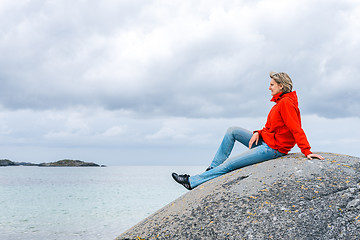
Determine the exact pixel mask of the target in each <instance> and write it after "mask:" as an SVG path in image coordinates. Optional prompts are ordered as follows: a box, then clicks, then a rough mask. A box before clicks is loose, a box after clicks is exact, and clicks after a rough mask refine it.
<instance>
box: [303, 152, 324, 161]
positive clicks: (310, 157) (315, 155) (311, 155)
mask: <svg viewBox="0 0 360 240" xmlns="http://www.w3.org/2000/svg"><path fill="white" fill-rule="evenodd" d="M306 157H307V158H308V159H310V160H311V159H312V158H318V159H320V160H324V158H323V157H322V156H321V155H319V154H315V153H310V154H308V155H307V156H306Z"/></svg>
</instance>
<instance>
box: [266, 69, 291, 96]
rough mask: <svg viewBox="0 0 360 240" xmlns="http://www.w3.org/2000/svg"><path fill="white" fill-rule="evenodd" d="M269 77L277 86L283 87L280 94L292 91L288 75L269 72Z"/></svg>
mask: <svg viewBox="0 0 360 240" xmlns="http://www.w3.org/2000/svg"><path fill="white" fill-rule="evenodd" d="M270 77H271V78H272V79H274V81H275V82H276V83H277V84H281V85H282V86H283V89H282V92H283V93H289V92H291V91H292V87H293V83H292V81H291V78H290V77H289V75H287V74H286V73H284V72H279V73H277V72H270Z"/></svg>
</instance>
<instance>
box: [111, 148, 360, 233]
mask: <svg viewBox="0 0 360 240" xmlns="http://www.w3.org/2000/svg"><path fill="white" fill-rule="evenodd" d="M321 154H322V155H323V156H324V157H325V160H318V159H314V160H306V158H304V157H303V155H302V154H299V153H296V154H289V155H286V156H284V157H282V158H278V159H274V160H270V161H267V162H263V163H260V164H256V165H252V166H249V167H246V168H243V169H239V170H236V171H233V172H231V173H228V174H226V175H224V176H221V177H218V178H215V179H213V180H211V181H209V182H206V183H204V184H202V185H200V186H198V187H197V188H195V189H193V190H191V191H189V192H188V193H186V194H184V195H183V196H181V197H180V198H178V199H177V200H175V201H173V202H172V203H170V204H168V205H167V206H165V207H164V208H162V209H160V210H159V211H157V212H156V213H154V214H153V215H151V216H150V217H148V218H147V219H145V220H143V221H142V222H140V223H138V224H137V225H135V226H134V227H132V228H131V229H129V230H128V231H126V232H125V233H123V234H122V235H120V236H119V237H118V238H117V239H118V240H120V239H360V195H359V194H360V174H359V173H360V158H357V157H352V156H346V155H339V154H332V153H321ZM170 179H171V177H169V181H172V180H170ZM179 187H182V186H180V185H179Z"/></svg>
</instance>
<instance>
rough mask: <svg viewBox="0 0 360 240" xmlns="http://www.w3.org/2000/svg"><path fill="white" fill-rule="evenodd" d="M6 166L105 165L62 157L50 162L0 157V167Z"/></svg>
mask: <svg viewBox="0 0 360 240" xmlns="http://www.w3.org/2000/svg"><path fill="white" fill-rule="evenodd" d="M6 166H38V167H106V166H105V165H99V164H96V163H92V162H84V161H80V160H71V159H63V160H59V161H57V162H50V163H40V164H35V163H28V162H13V161H11V160H9V159H0V167H6Z"/></svg>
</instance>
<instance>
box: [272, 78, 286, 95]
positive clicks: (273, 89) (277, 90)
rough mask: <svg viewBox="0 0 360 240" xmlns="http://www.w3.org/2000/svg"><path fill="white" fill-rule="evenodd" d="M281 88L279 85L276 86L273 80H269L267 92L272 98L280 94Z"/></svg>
mask: <svg viewBox="0 0 360 240" xmlns="http://www.w3.org/2000/svg"><path fill="white" fill-rule="evenodd" d="M282 88H283V86H282V85H281V84H278V83H277V82H276V81H275V80H274V79H271V81H270V87H269V90H270V91H271V95H272V96H275V95H276V94H278V93H279V92H281V90H282Z"/></svg>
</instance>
